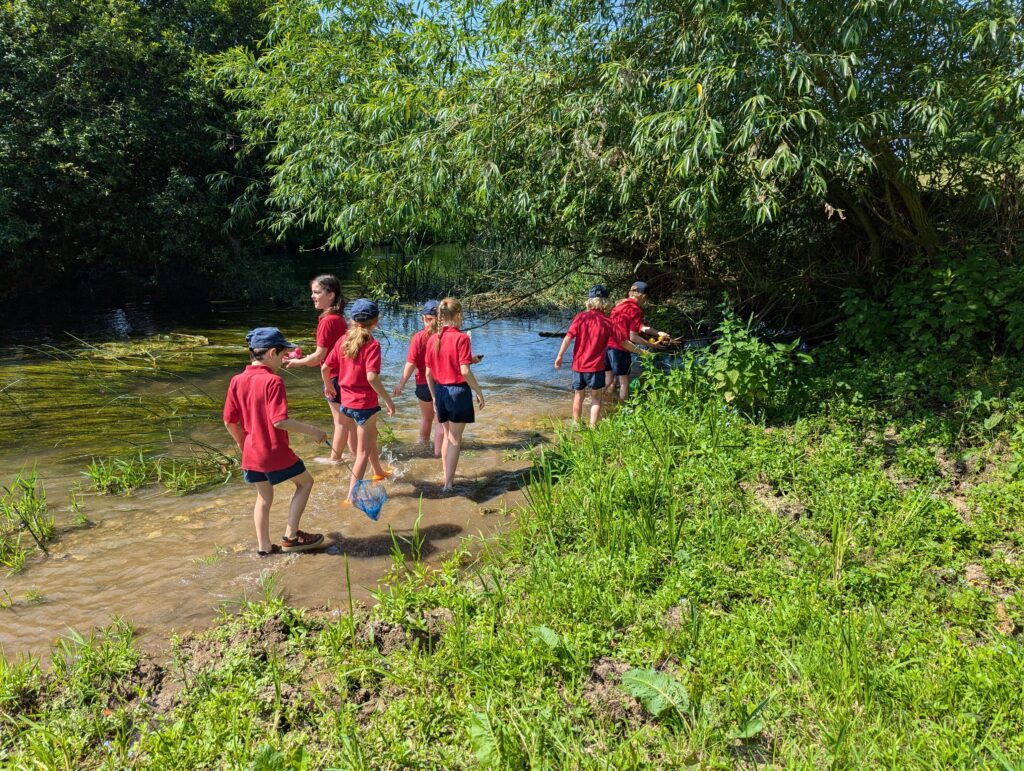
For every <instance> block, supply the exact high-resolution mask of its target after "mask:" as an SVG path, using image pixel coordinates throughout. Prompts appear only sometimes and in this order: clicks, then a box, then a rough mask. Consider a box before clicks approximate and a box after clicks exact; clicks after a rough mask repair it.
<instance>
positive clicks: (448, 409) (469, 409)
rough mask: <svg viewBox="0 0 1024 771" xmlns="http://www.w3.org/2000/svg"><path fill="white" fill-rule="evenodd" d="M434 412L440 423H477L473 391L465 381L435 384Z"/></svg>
mask: <svg viewBox="0 0 1024 771" xmlns="http://www.w3.org/2000/svg"><path fill="white" fill-rule="evenodd" d="M434 393H435V394H437V399H435V400H434V412H435V413H437V422H438V423H448V422H451V423H475V422H476V413H475V412H473V392H472V391H471V390H470V389H469V386H468V385H466V384H465V383H457V384H455V385H440V384H438V385H435V386H434Z"/></svg>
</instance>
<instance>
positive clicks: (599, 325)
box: [555, 284, 636, 428]
mask: <svg viewBox="0 0 1024 771" xmlns="http://www.w3.org/2000/svg"><path fill="white" fill-rule="evenodd" d="M611 305H612V304H611V301H610V300H609V299H608V290H607V289H605V288H604V287H603V286H601V285H600V284H598V285H596V286H592V287H590V291H589V292H587V304H586V310H585V311H583V312H582V313H579V314H577V315H576V318H574V319H573V320H572V323H571V324H570V325H569V331H568V332H567V333H566V335H565V337H564V338H563V339H562V345H561V347H560V348H559V349H558V355H557V356H555V369H561V368H562V359H563V358H564V356H565V352H566V351H567V350H569V344H570V343H571V342H572V341H573V340H575V341H576V345H575V347H574V348H573V349H572V390H573V398H572V419H573V422H574V423H578V422H579V421H580V419H581V418H582V417H583V402H584V400H585V399H586V397H587V389H588V388H589V389H590V427H591V428H593V427H594V426H596V425H597V424H598V421H600V420H601V402H602V397H603V396H604V386H605V374H604V373H605V351H606V350H607V348H608V343H609V342H610V341H611V339H612V322H611V320H609V318H608V316H607V315H606V314H607V313H608V311H609V310H610V309H611ZM624 345H625V346H626V350H627V351H635V350H636V346H634V345H633V344H632V343H631V342H629V341H628V340H627V341H625V343H624Z"/></svg>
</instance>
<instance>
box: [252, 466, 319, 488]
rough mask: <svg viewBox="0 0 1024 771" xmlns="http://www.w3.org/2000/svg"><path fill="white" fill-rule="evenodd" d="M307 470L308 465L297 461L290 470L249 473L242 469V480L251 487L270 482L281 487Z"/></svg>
mask: <svg viewBox="0 0 1024 771" xmlns="http://www.w3.org/2000/svg"><path fill="white" fill-rule="evenodd" d="M305 470H306V464H305V463H303V462H302V461H301V460H297V461H295V463H293V464H292V465H291V466H289V467H288V468H283V469H281V470H280V471H247V470H245V469H242V479H244V480H245V481H246V482H248V483H249V484H251V485H253V484H256V483H257V482H270V484H272V485H279V484H281V483H282V482H284V481H287V480H289V479H291V478H292V477H297V476H298V475H299V474H301V473H302V472H303V471H305Z"/></svg>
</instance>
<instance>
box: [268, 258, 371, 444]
mask: <svg viewBox="0 0 1024 771" xmlns="http://www.w3.org/2000/svg"><path fill="white" fill-rule="evenodd" d="M309 290H310V298H311V299H312V300H313V307H314V308H316V309H317V310H318V311H320V318H319V320H318V321H317V323H316V350H315V351H313V353H311V354H309V355H308V356H303V357H302V358H300V359H289V360H288V361H286V362H285V365H284V366H285V367H288V368H289V369H290V368H292V367H319V366H320V364H322V363H323V361H324V359H326V358H327V354H329V353H330V352H331V351H332V350H334V346H335V345H337V343H338V341H339V340H340V339H341V338H343V337H344V336H345V332H346V331H347V326H346V324H345V317H344V316H342V311H343V310H344V309H345V298H344V296H342V294H341V282H340V281H338V279H337V277H335V276H332V275H330V274H327V273H325V274H324V275H322V276H317V277H316V278H314V279H313V280H312V281H311V282H310V285H309ZM332 374H333V375H334V376H335V378H337V374H338V373H337V372H334V373H332ZM334 387H335V389H337V387H338V386H337V383H335V386H334ZM325 396H326V394H325ZM327 404H328V406H329V407H330V408H331V417H332V418H333V419H334V437H333V440H332V441H331V456H330V457H331V460H333V461H337V460H340V459H341V456H342V454H343V453H344V451H345V445H346V444H347V445H348V447H349V449H350V450H351V451H352V454H353V455H354V454H355V451H356V442H355V439H356V438H355V434H353V435H351V436H347V432H346V427H347V425H348V424H347V423H346V422H345V421H344V420H342V416H341V402H340V401H339V400H338V398H337V397H335V398H334V399H331V398H328V399H327Z"/></svg>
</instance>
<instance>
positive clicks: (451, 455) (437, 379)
mask: <svg viewBox="0 0 1024 771" xmlns="http://www.w3.org/2000/svg"><path fill="white" fill-rule="evenodd" d="M437 318H438V331H437V334H436V335H434V336H433V337H431V338H430V339H429V341H428V342H427V358H426V364H427V371H426V375H427V387H428V388H429V389H430V395H431V396H432V397H433V399H434V411H435V412H436V413H437V422H438V423H439V424H440V425H441V428H442V429H443V430H444V441H443V442H442V445H441V467H442V469H443V470H444V487H443V488H442V490H443V491H444V492H449V491H451V490H452V489H453V483H454V482H455V468H456V467H457V466H458V465H459V452H460V451H461V450H462V433H463V431H465V430H466V424H467V423H473V422H475V420H476V415H475V413H474V411H473V397H472V396H471V395H470V389H472V391H473V393H475V394H476V402H477V405H479V407H480V409H483V408H484V394H483V391H481V390H480V386H479V384H478V383H477V382H476V377H474V375H473V373H472V371H471V370H470V368H469V367H470V364H472V363H473V358H474V357H473V351H472V345H471V344H470V340H469V336H468V335H466V334H465V333H463V332H461V331H460V330H459V327H460V326H461V325H462V303H460V302H459V301H458V300H456V299H454V298H452V297H446V298H445V299H443V300H441V302H440V304H439V305H438V306H437ZM477 360H478V361H479V359H477Z"/></svg>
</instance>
